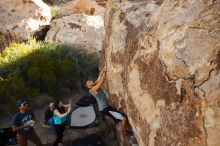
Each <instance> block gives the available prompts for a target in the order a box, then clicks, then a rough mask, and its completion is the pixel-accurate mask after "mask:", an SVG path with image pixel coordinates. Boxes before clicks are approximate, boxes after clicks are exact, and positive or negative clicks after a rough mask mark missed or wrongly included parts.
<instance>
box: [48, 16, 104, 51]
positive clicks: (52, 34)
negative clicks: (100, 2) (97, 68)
mask: <svg viewBox="0 0 220 146" xmlns="http://www.w3.org/2000/svg"><path fill="white" fill-rule="evenodd" d="M104 35H105V31H104V22H103V17H102V16H101V15H94V16H89V15H86V14H72V15H70V16H66V17H62V18H58V19H55V20H54V21H52V24H51V28H50V30H49V31H48V33H47V36H46V38H45V40H46V41H48V42H55V43H58V44H62V45H69V46H73V47H74V48H75V49H77V51H79V52H82V53H85V54H99V51H100V50H101V49H102V44H103V39H104Z"/></svg>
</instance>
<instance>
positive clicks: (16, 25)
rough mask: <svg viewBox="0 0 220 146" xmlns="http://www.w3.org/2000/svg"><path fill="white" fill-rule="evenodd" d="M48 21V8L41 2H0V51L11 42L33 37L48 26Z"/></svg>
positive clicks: (31, 0) (30, 0) (36, 0)
mask: <svg viewBox="0 0 220 146" xmlns="http://www.w3.org/2000/svg"><path fill="white" fill-rule="evenodd" d="M50 21H51V12H50V7H49V6H48V5H46V4H45V3H43V2H42V0H25V1H24V0H16V1H14V0H1V1H0V28H1V31H0V32H1V33H0V50H1V49H3V48H5V47H6V46H8V45H9V44H10V43H11V42H13V41H19V40H20V41H21V40H23V39H27V37H29V36H31V35H34V34H35V32H36V31H40V30H41V29H42V28H43V26H45V25H49V24H50ZM6 32H7V33H6ZM15 38H16V39H15Z"/></svg>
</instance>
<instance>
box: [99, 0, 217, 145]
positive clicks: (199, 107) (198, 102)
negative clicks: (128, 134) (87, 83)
mask: <svg viewBox="0 0 220 146" xmlns="http://www.w3.org/2000/svg"><path fill="white" fill-rule="evenodd" d="M106 8H107V9H106V15H105V28H106V38H105V41H104V46H103V48H104V53H103V56H102V57H103V61H104V62H106V63H107V82H106V88H105V90H106V93H108V97H109V101H110V102H111V104H112V105H113V106H115V107H116V108H118V110H120V111H123V112H124V113H126V114H127V116H128V119H129V122H130V125H131V127H132V129H133V131H134V133H135V136H136V138H137V140H138V143H139V145H140V146H147V145H149V146H171V145H172V146H205V145H206V146H219V145H220V141H219V137H220V71H219V69H220V23H219V20H220V11H219V10H220V1H219V0H165V1H161V0H160V1H150V0H149V1H145V0H138V1H131V0H123V1H118V0H109V1H108V4H107V7H106Z"/></svg>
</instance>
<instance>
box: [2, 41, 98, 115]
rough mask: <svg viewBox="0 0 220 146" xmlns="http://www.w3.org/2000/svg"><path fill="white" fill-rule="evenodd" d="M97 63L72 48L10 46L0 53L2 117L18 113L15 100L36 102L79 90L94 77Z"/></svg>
mask: <svg viewBox="0 0 220 146" xmlns="http://www.w3.org/2000/svg"><path fill="white" fill-rule="evenodd" d="M97 72H98V63H97V60H95V59H93V58H92V57H87V56H82V55H79V54H78V53H77V52H75V51H74V48H73V47H72V48H71V47H66V46H58V45H55V44H51V43H44V42H37V41H36V40H31V39H30V40H28V41H27V42H26V43H22V44H16V43H15V44H11V45H10V47H8V48H6V49H5V50H4V51H2V52H1V54H0V95H1V97H0V114H3V113H4V114H10V113H11V112H12V111H13V110H15V106H14V105H15V100H16V99H18V98H21V97H22V98H24V99H25V100H27V101H28V102H33V103H34V102H35V101H36V100H37V97H38V96H40V95H42V94H46V95H49V96H52V97H57V96H62V95H64V94H66V93H71V92H74V91H79V90H81V89H82V87H83V82H84V81H85V80H86V79H87V78H89V77H90V78H95V76H96V74H97Z"/></svg>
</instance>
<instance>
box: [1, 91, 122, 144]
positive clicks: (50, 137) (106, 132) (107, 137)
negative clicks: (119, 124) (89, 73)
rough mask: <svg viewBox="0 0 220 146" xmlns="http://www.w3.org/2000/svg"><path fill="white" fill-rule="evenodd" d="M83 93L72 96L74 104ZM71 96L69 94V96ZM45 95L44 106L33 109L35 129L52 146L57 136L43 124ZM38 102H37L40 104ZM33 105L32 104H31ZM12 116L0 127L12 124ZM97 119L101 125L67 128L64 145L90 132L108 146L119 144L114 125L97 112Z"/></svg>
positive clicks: (44, 141)
mask: <svg viewBox="0 0 220 146" xmlns="http://www.w3.org/2000/svg"><path fill="white" fill-rule="evenodd" d="M80 96H81V95H78V96H71V98H72V100H73V106H75V103H76V101H77V100H78V99H79V98H80ZM68 97H69V96H68ZM42 98H43V97H40V99H41V100H40V101H39V100H38V102H39V103H42V106H41V107H40V106H36V105H35V106H36V107H34V109H33V111H34V113H35V116H36V123H35V125H34V129H35V131H36V133H37V134H38V135H39V137H40V139H41V141H42V143H43V145H44V146H52V143H53V141H54V140H55V138H56V135H55V132H54V131H53V129H50V128H43V127H42V124H43V121H44V112H45V110H46V109H47V104H46V103H47V101H46V100H45V99H42ZM39 103H36V104H39ZM30 106H31V105H30ZM10 119H11V118H10V117H8V118H7V119H4V120H1V121H0V123H1V124H0V128H2V127H8V126H10V125H11V120H10ZM97 119H98V121H99V123H100V124H99V126H98V127H95V128H87V129H73V128H67V129H65V131H64V138H63V145H64V146H71V142H72V141H73V140H74V139H76V138H82V137H84V136H86V135H89V134H94V133H96V134H97V135H99V136H101V137H102V138H103V140H104V142H105V144H106V146H118V142H117V140H116V139H117V138H116V134H115V132H114V127H112V126H111V125H110V124H108V123H107V122H106V121H104V120H103V118H102V117H101V116H100V114H99V113H97ZM28 146H34V144H33V143H31V142H29V143H28Z"/></svg>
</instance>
